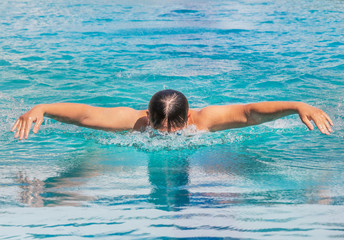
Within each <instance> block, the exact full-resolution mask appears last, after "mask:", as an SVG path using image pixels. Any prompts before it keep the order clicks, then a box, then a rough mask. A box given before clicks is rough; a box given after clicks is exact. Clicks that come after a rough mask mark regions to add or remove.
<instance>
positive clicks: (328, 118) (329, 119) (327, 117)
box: [324, 113, 333, 126]
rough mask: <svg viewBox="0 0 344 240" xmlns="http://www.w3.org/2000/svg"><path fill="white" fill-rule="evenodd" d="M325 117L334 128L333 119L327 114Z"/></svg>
mask: <svg viewBox="0 0 344 240" xmlns="http://www.w3.org/2000/svg"><path fill="white" fill-rule="evenodd" d="M324 117H325V118H326V120H327V121H328V122H329V123H330V124H331V126H333V122H332V120H331V118H330V117H329V116H328V115H327V114H326V113H324Z"/></svg>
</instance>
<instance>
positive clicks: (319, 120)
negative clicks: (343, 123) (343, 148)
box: [298, 103, 333, 135]
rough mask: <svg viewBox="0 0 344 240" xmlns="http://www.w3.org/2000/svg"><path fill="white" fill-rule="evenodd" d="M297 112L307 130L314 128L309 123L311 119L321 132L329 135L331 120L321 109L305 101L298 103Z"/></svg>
mask: <svg viewBox="0 0 344 240" xmlns="http://www.w3.org/2000/svg"><path fill="white" fill-rule="evenodd" d="M298 113H299V116H300V119H301V121H302V122H303V123H304V124H305V125H306V126H307V127H308V129H309V130H313V129H314V126H313V124H312V123H311V121H313V122H314V123H315V125H316V126H317V127H318V128H319V130H320V132H321V133H324V134H326V135H330V133H332V132H333V131H332V128H331V126H333V122H332V120H331V118H330V117H329V116H328V115H327V114H326V113H325V112H324V111H323V110H321V109H319V108H316V107H313V106H310V105H308V104H305V103H300V105H299V107H298Z"/></svg>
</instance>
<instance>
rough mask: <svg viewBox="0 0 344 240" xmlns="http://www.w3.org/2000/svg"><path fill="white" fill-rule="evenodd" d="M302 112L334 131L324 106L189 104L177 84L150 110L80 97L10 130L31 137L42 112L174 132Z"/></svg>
mask: <svg viewBox="0 0 344 240" xmlns="http://www.w3.org/2000/svg"><path fill="white" fill-rule="evenodd" d="M291 114H298V115H299V117H300V119H301V120H302V122H303V123H304V124H305V125H306V126H307V127H308V128H309V130H313V129H314V126H313V125H312V123H311V121H313V122H314V123H315V125H316V126H317V127H318V129H319V130H320V132H322V133H324V134H327V135H329V134H330V133H331V132H332V129H331V126H333V123H332V120H331V118H330V117H329V116H328V115H327V114H326V113H325V112H323V111H322V110H321V109H318V108H316V107H313V106H310V105H308V104H306V103H303V102H259V103H250V104H235V105H223V106H215V105H214V106H208V107H205V108H202V109H200V110H195V109H189V103H188V100H187V99H186V97H185V96H184V95H183V94H182V93H181V92H178V91H175V90H171V89H168V90H162V91H159V92H157V93H155V94H154V95H153V97H152V98H151V100H150V102H149V105H148V109H147V110H135V109H133V108H129V107H115V108H103V107H93V106H89V105H85V104H77V103H52V104H39V105H36V106H35V107H33V108H32V109H31V110H29V111H28V112H26V113H25V114H23V115H21V116H20V117H19V118H18V120H17V121H16V122H15V123H14V125H13V127H12V129H11V131H12V132H14V131H16V132H15V135H14V137H15V138H18V137H19V140H22V139H23V138H25V139H27V138H28V136H29V132H30V129H31V125H32V124H33V123H35V125H34V127H33V133H37V132H38V130H39V127H40V126H41V124H42V122H43V117H44V116H47V117H49V118H52V119H55V120H57V121H60V122H64V123H70V124H75V125H78V126H82V127H87V128H94V129H101V130H106V131H126V130H135V131H144V130H145V129H146V127H148V126H151V127H153V128H154V129H157V130H160V131H168V132H174V131H177V130H180V129H183V128H185V127H186V126H188V125H195V126H196V128H197V129H198V130H205V131H220V130H225V129H231V128H241V127H247V126H252V125H258V124H261V123H264V122H269V121H273V120H276V119H278V118H281V117H284V116H288V115H291Z"/></svg>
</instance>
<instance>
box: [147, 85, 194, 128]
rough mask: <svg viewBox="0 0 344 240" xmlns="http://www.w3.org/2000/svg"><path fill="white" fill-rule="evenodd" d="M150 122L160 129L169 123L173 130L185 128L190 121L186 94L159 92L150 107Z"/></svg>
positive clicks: (168, 126)
mask: <svg viewBox="0 0 344 240" xmlns="http://www.w3.org/2000/svg"><path fill="white" fill-rule="evenodd" d="M148 111H149V120H150V122H151V124H152V126H153V128H155V129H158V128H160V127H162V126H163V124H164V122H165V121H166V122H167V129H168V131H170V130H171V128H179V127H184V126H185V124H186V123H187V121H188V113H189V103H188V100H187V99H186V97H185V96H184V94H182V93H181V92H178V91H176V90H172V89H166V90H162V91H159V92H157V93H155V94H154V95H153V97H152V98H151V100H150V102H149V106H148Z"/></svg>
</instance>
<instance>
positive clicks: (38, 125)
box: [32, 119, 43, 133]
mask: <svg viewBox="0 0 344 240" xmlns="http://www.w3.org/2000/svg"><path fill="white" fill-rule="evenodd" d="M42 122H43V119H37V121H36V123H35V126H34V127H33V130H32V132H33V133H37V132H38V130H39V127H40V126H41V125H42Z"/></svg>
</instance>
